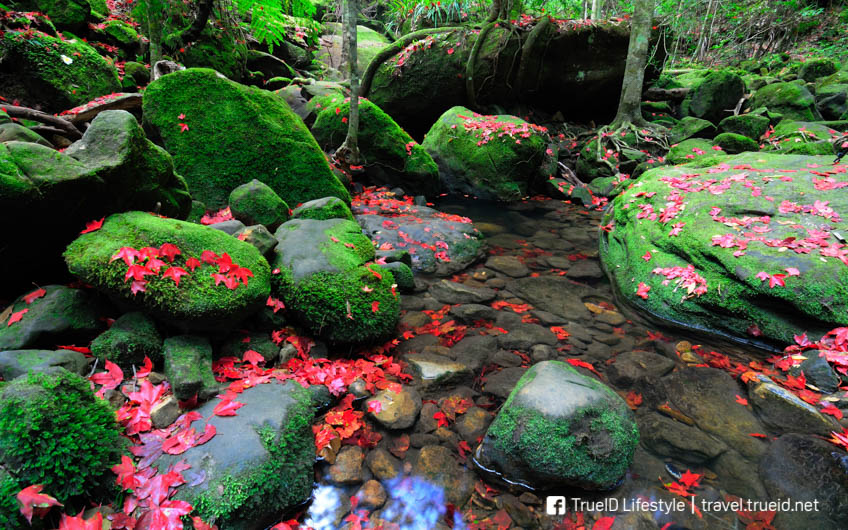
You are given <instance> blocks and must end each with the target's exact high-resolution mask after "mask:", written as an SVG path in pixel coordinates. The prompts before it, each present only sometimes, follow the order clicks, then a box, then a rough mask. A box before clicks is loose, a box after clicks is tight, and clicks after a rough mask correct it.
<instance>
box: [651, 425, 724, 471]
mask: <svg viewBox="0 0 848 530" xmlns="http://www.w3.org/2000/svg"><path fill="white" fill-rule="evenodd" d="M638 423H639V434H640V436H641V441H642V446H643V447H644V448H645V449H647V450H648V451H651V452H653V453H655V454H657V455H659V456H663V457H670V458H673V459H675V460H678V461H680V462H684V463H687V464H692V465H695V466H700V465H704V464H705V463H707V462H708V461H710V460H712V459H713V458H715V457H717V456H718V455H720V454H721V453H723V452H724V451H726V450H727V445H725V444H724V442H722V441H721V440H718V439H716V438H714V437H712V436H710V435H708V434H706V433H705V432H703V431H702V430H700V429H698V428H697V427H691V426H689V425H686V424H684V423H681V422H679V421H674V420H672V419H670V418H666V417H665V416H661V415H659V414H655V413H651V414H646V415H645V416H643V417H640V418H639V421H638Z"/></svg>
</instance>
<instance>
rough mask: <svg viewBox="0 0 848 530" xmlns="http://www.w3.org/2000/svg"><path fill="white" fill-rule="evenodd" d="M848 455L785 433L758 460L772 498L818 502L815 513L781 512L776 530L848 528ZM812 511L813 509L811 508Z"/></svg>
mask: <svg viewBox="0 0 848 530" xmlns="http://www.w3.org/2000/svg"><path fill="white" fill-rule="evenodd" d="M846 469H848V455H846V454H845V452H844V451H840V450H836V449H834V446H833V445H831V444H830V443H828V442H826V441H824V440H821V439H818V438H816V437H813V436H804V435H800V434H784V435H783V436H781V437H780V438H778V439H777V440H776V441H775V442H773V443H772V444H771V445H770V446H769V449H768V451H767V452H766V454H765V455H764V456H763V459H762V460H761V461H760V474H761V475H762V477H763V483H764V484H765V487H766V489H767V490H768V493H769V496H770V497H771V498H772V499H791V500H792V501H795V502H797V501H809V502H810V503H811V505H812V503H813V502H814V501H818V502H817V508H818V511H816V510H813V509H807V510H800V509H799V510H795V511H792V510H786V511H784V510H781V511H778V514H777V516H776V517H775V521H774V524H775V526H776V527H778V528H821V529H838V528H846V527H848V472H846ZM811 508H812V507H811Z"/></svg>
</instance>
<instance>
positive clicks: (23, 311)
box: [6, 309, 29, 328]
mask: <svg viewBox="0 0 848 530" xmlns="http://www.w3.org/2000/svg"><path fill="white" fill-rule="evenodd" d="M28 312H29V309H21V310H20V311H18V312H17V313H12V316H10V317H9V322H8V324H6V327H7V328H8V327H9V326H11V325H12V324H14V323H15V322H17V321H19V320H20V319H22V318H24V315H25V314H27V313H28Z"/></svg>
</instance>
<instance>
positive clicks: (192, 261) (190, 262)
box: [186, 257, 200, 272]
mask: <svg viewBox="0 0 848 530" xmlns="http://www.w3.org/2000/svg"><path fill="white" fill-rule="evenodd" d="M186 267H188V268H189V269H191V272H194V269H196V268H198V267H200V260H199V259H197V258H194V257H192V258H188V259H187V260H186Z"/></svg>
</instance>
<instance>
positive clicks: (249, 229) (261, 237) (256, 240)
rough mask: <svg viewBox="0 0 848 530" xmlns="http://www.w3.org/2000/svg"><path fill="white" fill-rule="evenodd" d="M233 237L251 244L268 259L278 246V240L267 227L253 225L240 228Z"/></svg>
mask: <svg viewBox="0 0 848 530" xmlns="http://www.w3.org/2000/svg"><path fill="white" fill-rule="evenodd" d="M233 237H235V238H236V239H238V240H239V241H244V242H245V243H250V244H251V245H253V246H254V247H256V250H258V251H259V253H260V254H262V255H263V256H266V257H268V255H269V254H270V253H271V251H272V250H274V247H276V246H277V240H276V238H274V234H272V233H271V232H270V231H269V230H268V229H267V228H266V227H265V225H253V226H246V227H244V228H240V229H239V230H238V231H237V232H236V233H235V234H233Z"/></svg>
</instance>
